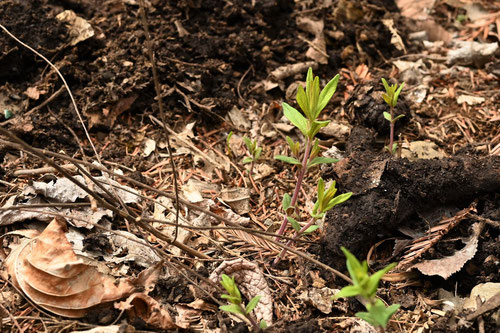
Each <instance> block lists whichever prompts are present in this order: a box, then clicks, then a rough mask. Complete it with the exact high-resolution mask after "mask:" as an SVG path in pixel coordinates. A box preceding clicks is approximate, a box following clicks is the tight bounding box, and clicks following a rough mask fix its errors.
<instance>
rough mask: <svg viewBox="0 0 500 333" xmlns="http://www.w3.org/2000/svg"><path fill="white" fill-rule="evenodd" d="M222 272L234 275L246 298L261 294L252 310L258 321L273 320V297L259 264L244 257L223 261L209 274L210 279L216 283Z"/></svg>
mask: <svg viewBox="0 0 500 333" xmlns="http://www.w3.org/2000/svg"><path fill="white" fill-rule="evenodd" d="M222 274H226V275H228V276H234V280H235V282H236V283H237V284H238V288H239V289H240V291H241V293H242V294H243V295H245V297H246V298H247V299H248V300H250V299H252V298H254V297H255V296H257V295H260V296H261V298H260V301H259V303H258V304H257V306H256V307H255V310H254V311H253V312H254V313H255V316H256V317H257V319H258V320H259V321H260V320H261V319H264V320H265V321H266V323H267V324H268V325H271V324H272V321H273V299H272V297H271V292H270V290H269V287H268V285H267V282H266V279H265V278H264V275H263V274H262V272H261V271H260V269H259V266H258V265H257V264H255V263H252V262H250V261H248V260H245V259H235V260H231V261H224V262H223V263H222V264H220V265H219V267H217V268H216V269H215V270H214V271H213V272H212V274H210V280H212V281H213V282H214V283H217V284H218V283H220V281H221V275H222Z"/></svg>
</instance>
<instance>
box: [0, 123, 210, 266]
mask: <svg viewBox="0 0 500 333" xmlns="http://www.w3.org/2000/svg"><path fill="white" fill-rule="evenodd" d="M0 134H2V135H5V136H7V137H9V138H11V139H12V140H13V141H15V142H17V143H18V144H19V145H21V146H22V147H23V149H24V150H25V151H26V152H28V153H31V154H32V155H35V156H37V157H38V158H40V159H41V160H43V161H44V162H45V163H47V164H49V165H51V166H53V167H54V168H55V169H56V170H57V171H58V172H60V173H61V174H63V176H65V177H66V178H68V179H69V180H70V181H71V182H73V183H74V184H75V185H77V186H78V187H80V188H81V189H83V190H84V191H85V192H86V193H88V194H89V195H91V196H93V197H94V198H95V199H96V200H97V201H98V202H99V203H100V204H101V205H102V206H103V207H105V208H108V209H110V210H112V211H113V212H115V213H116V214H117V215H119V216H121V217H123V218H126V219H128V220H129V222H132V223H135V224H137V225H138V226H140V227H141V228H143V229H145V230H147V231H149V232H151V233H152V234H153V235H154V236H156V237H157V238H159V239H161V240H164V241H166V242H168V243H170V244H172V245H174V246H176V247H178V248H180V249H181V250H183V251H185V252H186V253H189V254H191V255H193V256H195V257H199V258H203V259H208V258H210V257H209V256H207V255H205V254H203V253H201V252H199V251H196V250H195V249H192V248H190V247H189V246H187V245H185V244H183V243H180V242H177V241H174V242H173V241H172V239H170V237H168V236H166V235H164V234H162V233H161V232H159V231H158V230H156V229H155V228H152V227H151V226H149V225H145V224H144V223H143V222H141V220H140V217H136V218H134V217H133V215H131V214H130V213H129V212H128V209H126V210H120V209H118V208H116V207H115V206H113V205H111V204H110V203H108V202H107V201H106V200H104V199H103V198H102V197H101V196H100V195H99V194H97V193H95V192H93V191H91V190H90V189H89V188H88V187H87V186H85V185H84V184H82V183H81V182H79V181H78V180H77V179H75V178H74V177H73V176H72V175H71V174H69V173H68V172H67V171H66V170H65V169H63V168H61V167H60V166H59V165H57V163H55V162H54V161H52V160H51V159H49V158H48V157H47V156H45V155H44V153H40V152H39V151H37V150H36V149H34V148H33V147H31V146H30V145H28V144H27V143H26V142H24V141H23V140H21V139H19V138H18V137H17V136H15V135H14V134H12V133H11V132H10V131H8V130H6V129H4V128H3V127H2V126H0ZM2 141H3V140H2ZM62 156H64V155H62ZM75 165H77V164H75ZM101 165H102V164H101ZM77 167H78V165H77ZM80 171H82V172H84V173H86V171H85V170H83V168H82V167H80ZM87 175H88V174H87ZM90 177H91V176H90ZM110 183H111V182H110ZM96 184H98V186H102V185H101V184H99V182H97V181H96ZM110 186H111V187H112V185H110ZM113 190H114V188H113ZM104 191H107V190H106V189H104ZM127 208H128V207H127Z"/></svg>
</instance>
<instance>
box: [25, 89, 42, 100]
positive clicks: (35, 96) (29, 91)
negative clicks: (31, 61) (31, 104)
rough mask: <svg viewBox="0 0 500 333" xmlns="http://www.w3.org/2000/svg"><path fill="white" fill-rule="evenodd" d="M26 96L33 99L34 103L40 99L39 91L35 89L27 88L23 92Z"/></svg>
mask: <svg viewBox="0 0 500 333" xmlns="http://www.w3.org/2000/svg"><path fill="white" fill-rule="evenodd" d="M25 94H26V96H28V98H30V99H34V100H35V101H36V100H38V99H39V98H40V91H39V90H38V88H37V87H28V89H26V92H25Z"/></svg>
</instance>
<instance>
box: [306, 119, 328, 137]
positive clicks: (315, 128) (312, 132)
mask: <svg viewBox="0 0 500 333" xmlns="http://www.w3.org/2000/svg"><path fill="white" fill-rule="evenodd" d="M329 123H330V120H324V121H319V120H314V121H313V122H312V123H311V127H310V128H309V131H308V133H307V137H309V138H310V139H312V138H314V137H315V136H316V134H318V132H319V130H320V129H321V128H322V127H325V126H327V125H328V124H329Z"/></svg>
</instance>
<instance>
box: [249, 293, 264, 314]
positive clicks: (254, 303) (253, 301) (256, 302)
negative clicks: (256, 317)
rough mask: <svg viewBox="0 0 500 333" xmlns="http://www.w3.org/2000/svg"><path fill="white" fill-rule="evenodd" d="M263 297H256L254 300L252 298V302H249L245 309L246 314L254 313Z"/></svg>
mask: <svg viewBox="0 0 500 333" xmlns="http://www.w3.org/2000/svg"><path fill="white" fill-rule="evenodd" d="M261 297H262V296H255V297H254V298H252V299H251V300H250V302H248V304H247V306H246V308H245V313H246V314H249V313H250V312H252V310H253V309H255V307H256V306H257V304H258V303H259V300H260V298H261Z"/></svg>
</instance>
